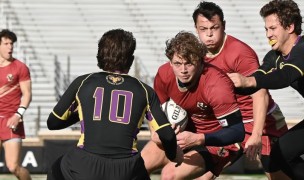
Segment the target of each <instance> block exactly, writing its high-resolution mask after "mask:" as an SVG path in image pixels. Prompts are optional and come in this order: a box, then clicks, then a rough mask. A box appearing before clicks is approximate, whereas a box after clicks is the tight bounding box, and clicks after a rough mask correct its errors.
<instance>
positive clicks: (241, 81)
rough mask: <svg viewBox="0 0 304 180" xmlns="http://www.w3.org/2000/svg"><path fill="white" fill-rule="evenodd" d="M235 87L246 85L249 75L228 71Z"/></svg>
mask: <svg viewBox="0 0 304 180" xmlns="http://www.w3.org/2000/svg"><path fill="white" fill-rule="evenodd" d="M227 75H228V77H229V78H230V79H231V81H232V82H233V84H234V86H235V87H246V84H247V77H246V76H243V75H241V74H239V73H227Z"/></svg>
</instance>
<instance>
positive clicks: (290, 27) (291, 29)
mask: <svg viewBox="0 0 304 180" xmlns="http://www.w3.org/2000/svg"><path fill="white" fill-rule="evenodd" d="M286 30H287V31H288V32H289V33H294V30H295V28H294V23H292V24H290V25H289V26H287V27H286Z"/></svg>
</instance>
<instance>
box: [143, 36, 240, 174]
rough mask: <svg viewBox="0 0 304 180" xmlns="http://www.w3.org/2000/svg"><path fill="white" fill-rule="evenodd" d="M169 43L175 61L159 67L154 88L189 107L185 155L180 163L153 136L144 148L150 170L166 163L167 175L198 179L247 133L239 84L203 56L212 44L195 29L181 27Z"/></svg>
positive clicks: (180, 136)
mask: <svg viewBox="0 0 304 180" xmlns="http://www.w3.org/2000/svg"><path fill="white" fill-rule="evenodd" d="M166 45H167V47H166V56H167V57H168V58H169V60H170V62H168V63H166V64H164V65H162V66H161V67H160V68H159V69H158V72H157V74H156V77H155V81H154V89H155V91H156V93H157V95H158V97H159V99H160V102H161V103H164V102H166V101H168V100H169V99H170V98H171V99H172V100H173V101H174V102H175V103H176V104H178V105H179V106H181V107H182V108H183V109H185V110H186V111H187V113H188V118H189V120H188V124H187V127H186V129H185V130H184V131H182V132H178V133H177V143H178V144H179V145H180V146H181V148H183V150H184V153H185V155H184V159H185V161H184V162H183V163H182V164H181V166H179V167H175V166H174V164H173V163H171V162H169V161H168V159H167V158H166V157H165V156H164V152H163V150H162V149H161V147H160V146H159V145H158V144H157V143H155V142H152V141H150V142H148V144H147V145H146V146H145V147H144V149H143V151H142V156H143V158H144V160H145V166H146V168H147V170H148V171H149V172H150V173H151V172H152V171H153V170H155V169H158V168H162V167H163V169H162V174H161V177H162V179H190V178H191V179H193V178H196V177H199V176H200V175H202V174H203V173H205V172H207V171H209V170H210V171H212V172H213V173H214V174H216V175H218V174H219V173H220V172H221V170H222V168H223V166H224V165H225V164H226V163H227V162H228V161H230V160H232V159H233V158H235V157H236V155H237V152H238V150H239V147H238V146H236V145H234V143H236V142H241V141H242V140H243V138H244V135H245V134H244V126H243V123H242V116H241V112H240V110H239V108H238V105H237V102H236V98H235V95H234V87H233V85H232V83H231V81H230V80H229V79H228V77H227V76H226V74H224V73H222V72H221V71H220V70H219V69H218V68H216V67H214V66H213V65H209V64H205V63H204V62H203V57H204V56H205V55H206V47H205V46H204V45H203V44H202V43H200V42H199V40H198V39H197V38H196V37H195V35H193V34H192V33H188V32H180V33H178V34H177V35H176V36H175V37H174V38H172V39H171V40H169V41H167V43H166Z"/></svg>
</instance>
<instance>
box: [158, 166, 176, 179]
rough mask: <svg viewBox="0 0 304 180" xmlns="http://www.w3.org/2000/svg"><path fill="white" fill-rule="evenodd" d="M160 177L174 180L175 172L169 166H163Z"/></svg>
mask: <svg viewBox="0 0 304 180" xmlns="http://www.w3.org/2000/svg"><path fill="white" fill-rule="evenodd" d="M161 179H162V180H174V179H176V174H175V171H174V169H172V168H171V166H165V167H164V168H163V169H162V172H161Z"/></svg>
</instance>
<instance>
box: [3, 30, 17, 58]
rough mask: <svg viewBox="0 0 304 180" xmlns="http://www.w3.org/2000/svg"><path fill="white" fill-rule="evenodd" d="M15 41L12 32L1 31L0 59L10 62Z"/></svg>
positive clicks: (14, 35) (15, 38) (15, 37)
mask: <svg viewBox="0 0 304 180" xmlns="http://www.w3.org/2000/svg"><path fill="white" fill-rule="evenodd" d="M16 41H17V36H16V34H15V33H14V32H12V31H10V30H8V29H3V30H2V31H1V32H0V58H1V59H4V60H10V59H11V58H12V54H13V50H14V46H13V45H14V43H15V42H16Z"/></svg>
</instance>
